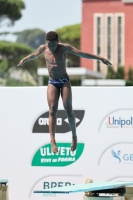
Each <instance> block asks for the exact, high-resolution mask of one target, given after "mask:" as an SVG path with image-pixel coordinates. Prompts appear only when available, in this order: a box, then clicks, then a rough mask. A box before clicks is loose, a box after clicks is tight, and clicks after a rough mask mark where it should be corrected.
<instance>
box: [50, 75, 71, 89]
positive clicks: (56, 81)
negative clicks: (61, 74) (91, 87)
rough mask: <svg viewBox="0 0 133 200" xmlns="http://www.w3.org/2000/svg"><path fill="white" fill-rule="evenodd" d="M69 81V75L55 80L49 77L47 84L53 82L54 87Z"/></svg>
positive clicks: (59, 86)
mask: <svg viewBox="0 0 133 200" xmlns="http://www.w3.org/2000/svg"><path fill="white" fill-rule="evenodd" d="M69 81H70V78H69V76H66V77H65V78H61V79H56V80H53V79H49V80H48V84H53V85H54V86H55V87H57V88H61V87H62V86H63V85H64V84H65V83H67V82H69Z"/></svg>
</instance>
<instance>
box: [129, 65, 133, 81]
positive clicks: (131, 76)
mask: <svg viewBox="0 0 133 200" xmlns="http://www.w3.org/2000/svg"><path fill="white" fill-rule="evenodd" d="M128 80H130V81H133V68H132V67H130V68H129V70H128Z"/></svg>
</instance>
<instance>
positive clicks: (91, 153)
mask: <svg viewBox="0 0 133 200" xmlns="http://www.w3.org/2000/svg"><path fill="white" fill-rule="evenodd" d="M72 92H73V110H74V114H75V117H76V130H77V136H78V146H77V150H76V151H75V152H71V151H70V146H71V141H72V133H71V130H70V126H69V122H68V118H67V115H66V113H65V110H64V107H63V104H62V100H61V97H60V99H59V106H58V113H57V121H56V142H57V146H58V149H59V152H58V153H57V154H53V153H52V150H51V144H50V135H49V122H48V115H49V114H48V111H49V110H48V103H47V87H15V88H14V87H6V88H0V94H1V97H0V122H1V123H0V179H8V180H9V199H10V200H15V199H19V200H23V199H25V200H34V199H39V200H42V199H46V198H47V199H55V200H62V198H63V199H64V200H65V199H66V200H67V199H68V198H70V199H72V198H76V199H77V200H81V199H82V198H83V195H84V194H83V193H75V194H69V195H67V194H55V195H53V194H34V193H33V191H34V190H42V189H48V188H52V187H57V186H58V187H62V186H69V185H73V184H80V183H85V180H86V179H87V178H91V179H93V181H94V182H102V181H114V180H115V181H117V180H119V181H133V170H132V169H133V102H132V99H133V88H132V87H120V88H118V87H114V88H111V87H96V88H94V87H72Z"/></svg>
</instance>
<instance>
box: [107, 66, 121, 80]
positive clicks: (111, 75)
mask: <svg viewBox="0 0 133 200" xmlns="http://www.w3.org/2000/svg"><path fill="white" fill-rule="evenodd" d="M124 77H125V72H124V67H122V66H118V70H117V72H116V71H114V69H113V67H112V66H108V73H107V76H106V79H124Z"/></svg>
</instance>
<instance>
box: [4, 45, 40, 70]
mask: <svg viewBox="0 0 133 200" xmlns="http://www.w3.org/2000/svg"><path fill="white" fill-rule="evenodd" d="M31 53H32V50H31V48H30V47H28V46H26V45H23V44H17V43H12V42H2V41H0V72H3V71H4V72H5V71H6V72H7V71H8V70H9V68H11V67H14V66H17V64H18V63H19V61H20V60H21V59H22V58H24V57H25V56H27V55H29V54H31ZM21 67H22V68H23V69H28V70H29V71H30V70H31V71H36V69H37V67H38V61H37V60H35V61H29V62H26V63H25V64H24V65H22V66H21Z"/></svg>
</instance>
